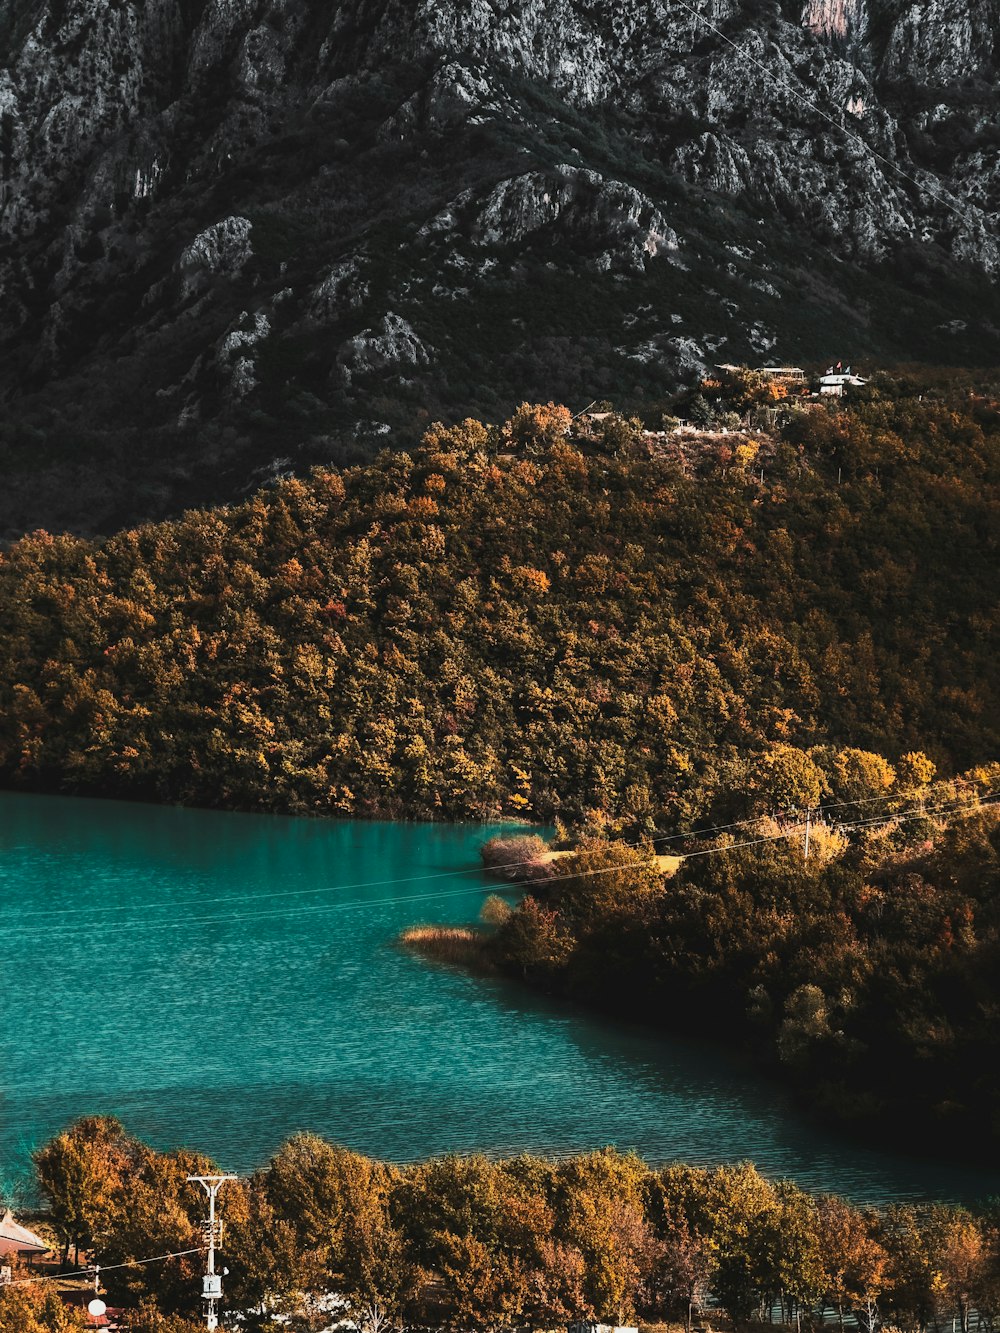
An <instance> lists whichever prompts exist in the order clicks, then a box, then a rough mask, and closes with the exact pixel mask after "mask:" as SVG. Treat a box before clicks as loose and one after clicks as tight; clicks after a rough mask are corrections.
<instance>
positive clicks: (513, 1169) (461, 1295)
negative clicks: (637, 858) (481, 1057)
mask: <svg viewBox="0 0 1000 1333" xmlns="http://www.w3.org/2000/svg"><path fill="white" fill-rule="evenodd" d="M36 1166H37V1172H38V1180H39V1184H40V1186H41V1188H42V1191H43V1193H44V1195H45V1197H46V1200H47V1203H48V1205H49V1209H50V1213H49V1222H50V1225H51V1226H52V1227H53V1229H54V1232H55V1234H56V1237H57V1238H58V1242H59V1243H61V1244H62V1245H63V1246H64V1247H65V1248H66V1249H67V1251H68V1250H69V1249H70V1248H71V1247H73V1246H81V1247H87V1248H88V1249H89V1250H90V1251H92V1253H93V1255H94V1256H95V1258H96V1259H97V1260H98V1261H99V1262H100V1263H101V1264H102V1265H103V1266H105V1267H104V1268H103V1271H102V1280H103V1282H104V1284H105V1286H106V1287H107V1289H108V1297H109V1300H110V1301H111V1302H112V1303H123V1304H126V1305H128V1306H129V1307H131V1308H133V1309H134V1310H136V1311H137V1313H136V1314H134V1315H133V1321H132V1328H133V1329H134V1330H138V1333H193V1331H194V1329H195V1328H196V1327H197V1325H196V1324H195V1323H194V1322H188V1321H189V1320H192V1319H193V1316H194V1315H195V1313H196V1310H197V1305H198V1291H199V1283H198V1279H197V1274H198V1273H199V1272H200V1270H201V1263H202V1256H201V1254H200V1252H198V1251H197V1249H196V1247H198V1246H200V1245H201V1243H202V1242H201V1230H200V1219H201V1217H202V1215H203V1211H204V1196H203V1194H202V1193H201V1189H200V1187H199V1186H197V1185H191V1184H189V1183H187V1180H186V1177H187V1176H188V1175H189V1174H191V1173H193V1172H205V1171H207V1170H212V1169H217V1168H213V1164H212V1163H211V1162H209V1161H208V1159H206V1158H205V1157H204V1156H203V1155H201V1154H198V1153H195V1152H189V1151H177V1152H169V1153H157V1152H154V1151H152V1150H151V1149H150V1148H148V1147H147V1146H146V1145H144V1144H142V1143H141V1142H139V1141H138V1140H136V1139H135V1138H133V1137H132V1136H131V1135H129V1134H128V1133H126V1132H125V1130H124V1129H123V1128H122V1126H121V1125H120V1124H118V1123H117V1122H116V1121H114V1120H110V1119H105V1118H91V1119H87V1120H83V1121H80V1122H78V1123H77V1124H76V1125H74V1126H73V1127H72V1128H70V1129H69V1130H67V1131H66V1132H64V1133H62V1134H60V1135H59V1136H58V1137H57V1138H55V1139H53V1140H52V1141H51V1142H50V1143H49V1144H47V1145H46V1146H45V1147H44V1148H42V1149H41V1150H40V1151H39V1152H38V1153H37V1154H36ZM221 1211H222V1215H223V1217H224V1219H225V1233H224V1240H223V1252H222V1261H223V1262H224V1264H225V1267H226V1270H227V1277H226V1309H227V1312H229V1314H230V1317H231V1314H232V1312H235V1311H240V1312H241V1313H240V1326H241V1327H245V1328H248V1329H251V1330H252V1329H255V1328H259V1327H274V1323H273V1319H274V1318H277V1319H278V1320H279V1322H280V1325H281V1326H282V1327H288V1328H290V1329H292V1330H294V1333H299V1331H300V1330H301V1331H302V1333H305V1330H307V1329H314V1328H317V1327H326V1326H328V1325H329V1324H330V1322H331V1321H334V1322H335V1321H336V1319H337V1318H338V1317H343V1318H350V1319H352V1320H353V1321H354V1324H355V1326H356V1327H358V1328H359V1329H361V1330H362V1331H363V1333H379V1330H382V1329H390V1328H400V1327H418V1328H420V1327H422V1328H428V1327H429V1328H437V1329H464V1330H475V1331H476V1333H479V1331H480V1330H483V1331H484V1333H485V1331H486V1330H494V1329H499V1328H520V1329H524V1330H531V1329H551V1328H553V1327H556V1326H558V1325H565V1324H566V1323H567V1322H570V1321H572V1320H576V1319H593V1318H597V1319H600V1320H604V1321H607V1322H613V1323H618V1324H621V1323H628V1322H631V1321H632V1320H633V1319H634V1318H635V1317H636V1316H638V1317H641V1318H642V1319H643V1320H645V1321H651V1320H662V1319H664V1318H667V1319H670V1320H673V1321H676V1322H677V1323H686V1324H687V1326H688V1328H689V1329H690V1327H691V1322H692V1315H695V1314H697V1313H699V1312H700V1311H701V1310H702V1309H705V1308H706V1305H707V1301H708V1298H709V1295H710V1294H711V1296H712V1297H713V1298H714V1299H715V1300H717V1301H718V1302H719V1303H720V1304H721V1307H722V1311H725V1312H726V1314H728V1316H729V1318H730V1319H731V1320H732V1325H733V1327H734V1328H740V1327H742V1326H745V1325H746V1324H747V1323H749V1322H750V1321H751V1320H755V1321H757V1320H762V1319H765V1318H767V1316H768V1314H769V1313H771V1312H773V1313H777V1312H778V1310H779V1308H780V1317H781V1319H782V1320H784V1321H787V1322H789V1323H791V1322H795V1323H796V1324H797V1325H798V1326H799V1327H801V1326H802V1324H803V1323H805V1324H807V1325H814V1324H816V1323H817V1322H818V1321H819V1319H820V1318H821V1317H822V1315H823V1312H824V1311H825V1312H826V1313H827V1315H828V1316H832V1317H833V1318H834V1319H839V1323H840V1325H841V1327H843V1324H844V1321H845V1319H847V1318H853V1320H854V1321H856V1323H857V1326H858V1327H859V1328H861V1329H862V1330H866V1331H870V1330H872V1329H874V1328H876V1327H879V1326H883V1325H884V1326H886V1327H893V1328H896V1329H899V1330H901V1333H923V1330H925V1329H927V1328H928V1327H929V1326H933V1327H935V1328H937V1327H940V1326H943V1325H945V1324H946V1323H947V1322H949V1321H952V1320H954V1321H955V1327H956V1329H958V1328H960V1329H961V1333H968V1330H969V1328H970V1320H972V1319H973V1314H972V1312H973V1310H974V1311H975V1317H977V1318H978V1320H979V1324H980V1327H985V1328H987V1329H988V1328H991V1327H992V1326H993V1321H994V1320H996V1319H997V1317H998V1315H1000V1215H998V1212H997V1208H996V1206H995V1205H989V1206H985V1207H983V1208H979V1209H976V1210H969V1209H966V1208H960V1207H953V1206H944V1205H923V1206H912V1205H893V1206H889V1207H885V1208H882V1209H879V1210H876V1209H869V1208H857V1207H854V1206H852V1205H850V1204H848V1203H846V1202H844V1201H843V1200H841V1199H838V1198H834V1197H830V1196H812V1195H809V1194H807V1193H805V1192H803V1191H802V1190H800V1189H798V1188H797V1187H795V1186H794V1185H791V1184H789V1183H787V1182H775V1181H769V1180H766V1179H764V1178H763V1177H762V1176H760V1175H759V1174H758V1173H757V1172H756V1171H755V1170H754V1168H753V1167H752V1166H750V1165H747V1164H743V1165H738V1166H731V1167H720V1168H717V1169H714V1170H707V1169H704V1168H697V1167H687V1166H682V1165H671V1166H667V1167H664V1168H661V1169H655V1170H654V1169H651V1168H650V1167H648V1166H647V1165H646V1164H645V1163H643V1162H642V1161H641V1160H640V1159H639V1158H638V1157H636V1156H634V1155H631V1154H622V1153H618V1152H616V1151H614V1150H613V1149H604V1150H602V1151H598V1152H593V1153H589V1154H586V1155H585V1156H579V1157H571V1158H568V1159H566V1160H563V1161H557V1162H554V1161H549V1160H546V1159H544V1158H540V1157H531V1156H522V1157H515V1158H509V1159H502V1160H498V1161H491V1160H488V1159H486V1158H484V1157H482V1156H472V1157H464V1158H463V1157H447V1158H440V1159H435V1160H431V1161H428V1162H422V1163H418V1164H415V1165H411V1166H405V1167H398V1166H394V1165H391V1164H389V1163H385V1162H380V1161H375V1160H372V1159H371V1158H367V1157H363V1156H361V1155H359V1154H357V1153H353V1152H349V1151H348V1150H346V1149H344V1148H339V1147H335V1146H333V1145H331V1144H329V1143H326V1142H324V1141H323V1140H322V1139H319V1138H316V1137H314V1136H312V1135H298V1136H296V1137H295V1138H293V1139H291V1140H290V1141H289V1142H288V1143H287V1144H285V1146H284V1147H282V1148H281V1149H280V1150H279V1152H278V1153H277V1154H276V1155H275V1156H274V1157H273V1158H272V1160H271V1161H270V1162H269V1163H268V1164H267V1165H266V1166H265V1167H263V1168H262V1169H260V1170H259V1171H257V1172H255V1173H254V1174H253V1175H252V1176H250V1177H249V1178H247V1179H243V1180H240V1181H236V1182H232V1183H230V1184H229V1185H227V1186H226V1187H225V1190H224V1192H223V1195H222V1196H221ZM191 1250H195V1253H193V1254H192V1253H187V1254H184V1253H181V1255H180V1257H177V1258H169V1259H167V1260H166V1261H165V1262H160V1263H153V1264H146V1265H142V1266H140V1265H138V1264H130V1261H132V1260H141V1259H146V1258H148V1257H150V1256H155V1255H174V1254H177V1253H178V1252H184V1251H191ZM116 1265H124V1266H123V1267H115V1266H116ZM332 1293H335V1294H337V1295H338V1296H339V1297H340V1300H339V1301H336V1300H335V1301H333V1302H332V1303H331V1302H330V1299H329V1298H330V1295H331V1294H332ZM323 1298H326V1303H325V1304H324V1303H323ZM720 1313H721V1311H720V1310H719V1308H718V1307H715V1308H713V1309H712V1310H711V1311H710V1312H709V1317H710V1318H711V1319H712V1322H713V1323H715V1322H716V1321H717V1320H718V1319H719V1317H720ZM175 1321H176V1322H175ZM79 1326H80V1325H78V1324H77V1323H76V1321H72V1320H69V1319H64V1321H63V1322H59V1317H58V1314H57V1312H56V1311H55V1310H54V1309H51V1308H47V1306H46V1299H45V1296H44V1294H43V1291H42V1290H41V1288H39V1287H35V1288H32V1287H31V1286H27V1287H14V1288H11V1289H9V1290H7V1291H3V1290H0V1327H3V1329H4V1330H5V1333H63V1331H64V1330H67V1329H70V1328H73V1329H75V1328H77V1327H79Z"/></svg>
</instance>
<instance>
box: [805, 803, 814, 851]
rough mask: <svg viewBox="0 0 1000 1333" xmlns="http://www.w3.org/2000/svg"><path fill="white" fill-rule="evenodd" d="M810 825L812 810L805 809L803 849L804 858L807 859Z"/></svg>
mask: <svg viewBox="0 0 1000 1333" xmlns="http://www.w3.org/2000/svg"><path fill="white" fill-rule="evenodd" d="M811 825H812V811H811V810H807V811H806V845H805V849H804V859H805V860H806V861H808V860H809V829H810V827H811Z"/></svg>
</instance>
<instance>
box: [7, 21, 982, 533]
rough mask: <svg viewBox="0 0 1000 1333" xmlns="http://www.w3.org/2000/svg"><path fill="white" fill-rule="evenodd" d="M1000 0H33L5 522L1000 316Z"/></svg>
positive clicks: (953, 358)
mask: <svg viewBox="0 0 1000 1333" xmlns="http://www.w3.org/2000/svg"><path fill="white" fill-rule="evenodd" d="M998 39H1000V0H923V2H922V3H913V4H911V3H908V2H907V0H805V4H804V7H802V6H801V5H800V3H799V0H326V2H325V3H320V0H0V64H2V68H0V350H2V357H0V397H2V402H3V421H2V424H0V464H2V467H3V475H4V478H5V485H4V487H3V493H2V495H0V530H2V531H5V532H7V533H8V534H10V533H12V532H16V531H20V530H23V529H25V528H26V527H29V526H33V525H36V524H44V525H46V526H49V527H53V528H59V527H70V528H76V529H82V530H88V529H89V530H94V529H98V530H100V529H107V528H109V527H112V526H114V525H116V524H119V523H124V522H131V521H134V520H137V519H139V518H143V517H146V516H157V515H161V514H164V513H169V512H171V511H172V510H176V509H177V508H178V507H179V506H181V505H183V504H185V503H189V502H192V501H200V500H202V499H218V498H222V499H225V498H227V497H230V496H232V495H235V494H238V493H240V492H242V491H244V490H245V489H246V488H247V487H250V486H253V485H254V484H258V483H259V482H260V481H261V480H265V479H266V478H267V477H268V476H270V475H274V474H275V473H276V472H279V471H283V470H290V469H301V468H305V467H308V466H309V465H310V464H311V463H314V462H320V461H325V460H329V459H334V460H345V459H349V458H351V457H355V456H361V455H364V454H366V453H370V452H371V451H372V450H374V449H375V448H378V447H380V446H381V445H382V444H384V443H386V442H393V441H400V442H405V441H407V440H409V439H412V438H413V437H414V435H415V434H417V433H418V432H419V430H420V429H421V427H422V425H423V424H424V423H425V422H426V421H427V420H428V419H430V418H431V417H434V416H438V415H445V416H454V415H462V414H466V413H469V412H478V413H485V414H487V415H496V414H497V413H499V412H502V411H504V410H505V409H506V408H508V407H509V406H510V405H511V404H512V403H513V402H515V401H517V400H519V399H520V398H522V397H526V396H527V397H530V396H534V395H542V396H544V397H545V398H549V397H552V396H556V397H562V398H565V399H567V400H568V401H570V402H572V403H575V404H577V405H579V406H581V407H582V406H583V405H584V404H585V403H586V402H588V401H589V400H590V399H592V398H595V397H611V398H613V399H614V400H615V401H616V402H618V403H620V404H622V405H625V406H647V407H652V405H654V404H655V403H656V402H657V401H658V400H661V399H662V398H663V397H664V395H665V394H667V393H668V392H669V391H670V390H671V389H672V388H673V387H674V386H675V385H676V384H677V383H678V382H680V381H681V380H683V378H684V377H685V376H690V375H692V374H695V373H697V372H698V371H699V370H700V369H701V368H703V367H704V366H705V365H708V364H711V363H712V362H713V361H717V360H723V359H725V360H735V359H747V358H748V359H751V360H754V359H760V358H768V359H771V358H780V359H782V360H784V359H790V360H791V359H794V360H796V361H802V360H805V361H809V360H810V359H820V360H825V359H827V358H829V357H831V356H834V355H835V356H837V357H838V358H841V357H844V358H846V359H849V360H852V361H854V362H856V363H857V362H863V363H864V364H866V365H869V366H872V365H874V364H876V363H877V362H878V361H885V360H888V361H894V362H898V361H908V360H930V361H938V362H943V363H967V364H983V363H988V362H990V361H994V362H995V361H996V360H997V359H998V353H1000V299H998V294H997V282H996V279H997V274H998V271H1000V241H998V237H997V215H998V212H1000V119H998V108H1000V86H998V80H997V43H998Z"/></svg>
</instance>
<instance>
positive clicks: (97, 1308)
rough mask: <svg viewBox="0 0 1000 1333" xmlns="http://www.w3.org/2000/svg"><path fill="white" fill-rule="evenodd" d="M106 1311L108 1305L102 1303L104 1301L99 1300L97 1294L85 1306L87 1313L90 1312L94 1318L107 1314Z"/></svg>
mask: <svg viewBox="0 0 1000 1333" xmlns="http://www.w3.org/2000/svg"><path fill="white" fill-rule="evenodd" d="M107 1311H108V1307H107V1306H106V1305H105V1304H104V1302H103V1301H102V1300H101V1298H100V1297H99V1296H95V1298H94V1299H93V1300H92V1301H91V1302H90V1304H89V1305H88V1306H87V1313H88V1314H92V1315H93V1316H94V1318H95V1319H97V1318H99V1316H100V1315H102V1314H107Z"/></svg>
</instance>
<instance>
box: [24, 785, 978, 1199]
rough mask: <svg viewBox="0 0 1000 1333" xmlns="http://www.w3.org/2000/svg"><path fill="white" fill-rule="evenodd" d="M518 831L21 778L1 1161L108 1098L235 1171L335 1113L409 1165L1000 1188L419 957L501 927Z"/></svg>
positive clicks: (164, 1136) (971, 1193) (894, 1190)
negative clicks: (490, 900)
mask: <svg viewBox="0 0 1000 1333" xmlns="http://www.w3.org/2000/svg"><path fill="white" fill-rule="evenodd" d="M493 831H494V830H492V829H489V828H484V827H482V826H468V825H462V826H458V825H451V826H449V825H426V824H416V825H414V824H388V823H383V824H365V823H325V822H319V821H316V820H305V819H286V818H280V817H272V816H260V815H234V814H214V813H205V812H202V811H192V810H175V809H166V808H159V807H153V806H139V805H125V804H119V803H116V802H103V801H102V802H98V801H84V800H71V799H64V798H58V797H32V796H22V795H10V794H0V984H2V994H3V997H4V1003H3V1021H2V1022H0V1171H3V1172H6V1174H8V1175H15V1174H17V1172H19V1171H22V1170H23V1169H24V1167H25V1164H26V1159H27V1154H28V1153H29V1152H30V1150H31V1148H32V1147H34V1146H35V1145H37V1144H38V1143H40V1142H43V1141H44V1140H45V1139H46V1138H47V1137H48V1136H49V1135H51V1134H52V1133H53V1132H54V1131H56V1130H58V1129H60V1128H61V1127H62V1126H64V1125H65V1124H66V1123H67V1122H68V1121H70V1120H71V1119H72V1118H73V1117H75V1116H78V1115H82V1114H85V1113H95V1112H108V1113H113V1114H116V1115H118V1116H120V1117H121V1118H122V1119H123V1120H124V1121H125V1123H126V1124H127V1126H128V1127H129V1128H130V1129H131V1130H132V1131H134V1132H135V1133H138V1134H139V1135H141V1136H142V1137H144V1138H146V1139H148V1140H149V1141H150V1142H152V1143H153V1144H155V1145H156V1146H157V1147H161V1148H166V1147H171V1146H176V1145H178V1144H187V1145H190V1146H192V1147H198V1148H201V1149H204V1150H206V1151H207V1152H209V1153H211V1154H212V1155H213V1156H214V1157H216V1158H217V1160H219V1161H220V1162H221V1163H222V1164H223V1165H224V1166H225V1167H227V1168H228V1169H234V1170H247V1169H248V1168H250V1167H253V1166H256V1165H258V1164H260V1163H261V1162H263V1161H264V1160H265V1159H266V1158H267V1156H268V1154H269V1153H271V1152H272V1151H273V1150H274V1149H275V1148H276V1147H277V1146H278V1145H279V1144H280V1143H281V1142H282V1140H283V1139H285V1138H286V1137H287V1136H288V1135H289V1134H291V1133H292V1132H293V1131H294V1130H297V1129H309V1130H316V1131H318V1132H320V1133H322V1134H325V1135H327V1136H328V1137H330V1138H333V1139H335V1140H337V1141H339V1142H342V1143H345V1144H348V1145H350V1146H351V1147H352V1148H356V1149H359V1150H361V1151H363V1152H367V1153H372V1154H377V1155H379V1156H383V1157H388V1158H392V1159H395V1160H397V1161H406V1160H412V1159H414V1158H419V1157H424V1156H427V1155H428V1154H432V1153H441V1152H446V1151H453V1150H457V1151H466V1150H472V1149H483V1150H487V1151H489V1152H509V1151H514V1150H519V1149H534V1150H537V1151H540V1152H546V1153H566V1152H571V1151H576V1150H580V1149H586V1148H593V1147H596V1146H599V1145H601V1144H606V1143H614V1144H617V1145H618V1146H620V1147H623V1148H625V1147H634V1148H637V1149H638V1150H639V1151H640V1152H641V1153H643V1155H644V1156H646V1157H647V1158H649V1159H650V1160H652V1161H657V1162H660V1161H666V1160H668V1159H681V1160H685V1161H689V1162H697V1163H716V1162H723V1161H733V1160H739V1159H741V1158H752V1159H753V1160H754V1161H755V1162H756V1163H757V1164H758V1165H759V1166H760V1167H761V1168H762V1169H763V1170H764V1171H766V1172H767V1173H769V1174H774V1175H783V1176H789V1177H792V1178H793V1179H795V1180H797V1181H799V1182H800V1183H801V1184H803V1185H805V1186H808V1187H811V1188H816V1189H824V1190H837V1191H839V1192H841V1193H845V1194H848V1195H850V1196H852V1197H854V1198H856V1199H860V1200H873V1201H874V1200H884V1199H889V1198H911V1197H928V1196H937V1197H942V1198H974V1197H978V1196H982V1195H985V1194H987V1193H991V1192H1000V1173H992V1174H989V1173H977V1172H974V1171H972V1170H961V1169H952V1168H949V1167H946V1166H941V1165H935V1164H929V1163H925V1162H921V1161H919V1160H915V1159H912V1158H905V1157H895V1156H892V1155H890V1154H888V1153H882V1152H875V1151H869V1150H864V1149H858V1148H857V1147H856V1146H854V1145H852V1144H850V1143H847V1142H844V1141H841V1140H839V1139H838V1138H836V1137H835V1136H832V1135H828V1134H825V1133H824V1132H822V1131H820V1130H818V1129H816V1128H814V1127H811V1126H809V1125H806V1124H804V1123H803V1122H802V1120H801V1119H800V1118H799V1117H798V1116H797V1115H796V1113H795V1112H794V1110H792V1109H791V1108H790V1107H789V1106H788V1105H787V1103H786V1102H785V1101H784V1099H783V1098H782V1097H781V1096H780V1094H779V1093H777V1092H776V1091H775V1089H774V1088H773V1087H772V1086H770V1085H768V1084H764V1083H762V1082H758V1081H756V1080H755V1079H754V1078H753V1076H752V1074H751V1073H749V1072H748V1071H746V1070H745V1069H741V1068H740V1067H739V1066H738V1065H737V1064H736V1063H734V1062H732V1061H730V1060H729V1059H728V1058H727V1057H726V1056H725V1055H723V1054H720V1053H719V1052H718V1051H715V1050H706V1049H704V1048H700V1047H699V1046H698V1045H697V1044H694V1043H686V1042H683V1041H677V1040H671V1039H667V1038H663V1037H661V1036H657V1035H655V1034H651V1033H646V1032H643V1031H638V1030H623V1029H622V1028H620V1027H619V1026H617V1025H614V1024H612V1023H609V1022H606V1021H603V1020H600V1019H594V1018H590V1017H587V1016H581V1015H580V1014H579V1013H574V1012H571V1011H570V1010H568V1009H567V1008H564V1007H562V1006H559V1005H556V1004H552V1003H547V1002H545V1001H544V1000H539V999H537V998H536V997H534V996H532V995H531V994H530V993H526V992H524V991H523V990H521V989H520V988H519V987H516V986H511V985H507V984H505V983H498V982H489V981H485V982H484V981H482V980H476V979H474V978H470V977H466V976H463V975H461V974H457V973H452V972H449V971H446V970H442V969H439V968H435V967H430V966H427V965H425V964H423V963H421V962H420V961H419V960H417V959H415V958H412V957H409V956H408V955H406V954H404V953H402V952H400V951H399V950H398V949H396V948H395V947H394V946H393V940H394V938H395V936H396V935H397V933H398V932H399V931H400V930H401V929H402V928H403V927H404V926H406V925H409V924H412V923H413V922H414V921H421V920H422V921H441V922H463V921H468V920H470V919H474V917H475V915H476V913H477V911H478V908H479V905H480V903H481V901H482V898H483V893H484V889H485V887H486V881H485V880H484V879H483V878H482V877H481V876H480V875H479V874H478V872H476V871H474V870H473V873H469V871H470V868H472V867H475V865H476V864H477V859H478V858H477V848H478V845H479V843H480V842H481V841H482V839H483V837H484V836H486V835H488V834H489V833H491V832H493ZM463 872H464V873H463Z"/></svg>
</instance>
